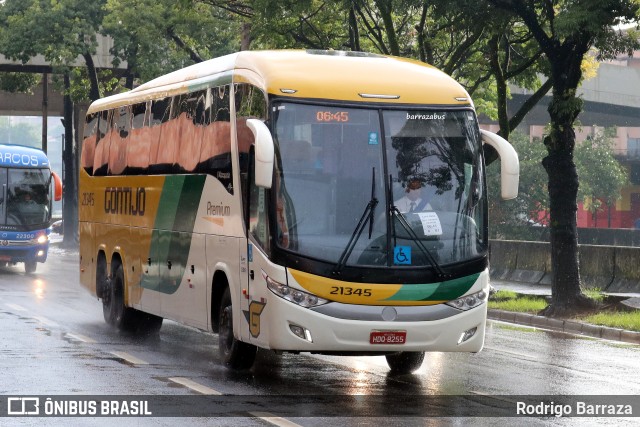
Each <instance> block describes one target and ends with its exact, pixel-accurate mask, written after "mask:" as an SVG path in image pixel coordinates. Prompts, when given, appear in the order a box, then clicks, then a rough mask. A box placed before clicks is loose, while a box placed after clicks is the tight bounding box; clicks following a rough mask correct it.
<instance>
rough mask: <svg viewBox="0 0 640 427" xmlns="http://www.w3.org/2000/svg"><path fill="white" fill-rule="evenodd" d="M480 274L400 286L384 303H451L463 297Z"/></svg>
mask: <svg viewBox="0 0 640 427" xmlns="http://www.w3.org/2000/svg"><path fill="white" fill-rule="evenodd" d="M479 276H480V273H476V274H472V275H470V276H465V277H461V278H458V279H453V280H447V281H446V282H440V283H425V284H411V285H402V287H401V288H400V290H398V292H396V293H395V294H394V295H393V296H391V297H389V298H387V299H386V301H451V300H454V299H456V298H459V297H460V296H462V295H464V294H465V293H466V292H467V291H468V290H469V289H471V287H472V286H473V284H474V283H475V282H476V280H478V277H479Z"/></svg>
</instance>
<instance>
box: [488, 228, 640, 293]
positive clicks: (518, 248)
mask: <svg viewBox="0 0 640 427" xmlns="http://www.w3.org/2000/svg"><path fill="white" fill-rule="evenodd" d="M578 257H579V258H578V259H579V261H580V277H581V279H582V283H583V285H584V286H585V287H587V288H599V289H602V290H604V291H606V292H609V293H640V248H636V247H628V246H595V245H578ZM489 261H490V268H491V271H490V273H491V277H492V278H494V279H500V280H511V281H514V282H525V283H533V284H541V285H549V284H551V281H552V278H553V270H552V264H551V245H550V244H549V243H547V242H526V241H515V240H491V241H490V245H489Z"/></svg>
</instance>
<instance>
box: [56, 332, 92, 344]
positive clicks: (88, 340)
mask: <svg viewBox="0 0 640 427" xmlns="http://www.w3.org/2000/svg"><path fill="white" fill-rule="evenodd" d="M64 336H65V337H66V338H71V339H72V340H75V341H80V342H83V343H87V344H93V343H95V340H93V339H91V338H89V337H85V336H84V335H80V334H72V333H70V332H67V333H66V334H64Z"/></svg>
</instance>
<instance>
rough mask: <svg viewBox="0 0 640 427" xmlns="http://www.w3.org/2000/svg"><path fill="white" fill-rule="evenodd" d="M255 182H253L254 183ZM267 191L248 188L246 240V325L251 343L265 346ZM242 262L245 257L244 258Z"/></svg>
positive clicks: (266, 336)
mask: <svg viewBox="0 0 640 427" xmlns="http://www.w3.org/2000/svg"><path fill="white" fill-rule="evenodd" d="M252 181H253V180H252ZM268 191H269V190H267V189H265V188H260V187H257V186H256V185H255V183H254V182H251V183H250V184H249V199H250V200H249V233H250V237H249V239H248V240H247V253H246V258H247V264H248V271H247V273H245V274H243V276H244V277H248V286H247V291H248V295H249V298H244V299H245V300H246V301H247V304H248V307H247V308H246V309H243V310H246V312H245V313H246V314H245V318H246V322H247V324H248V327H249V334H250V342H251V343H253V344H256V345H263V346H265V345H266V344H267V343H268V342H269V337H268V328H263V327H262V322H263V319H264V316H263V313H264V310H265V309H266V308H267V304H268V301H269V294H270V291H269V290H268V289H267V286H266V284H265V279H264V277H263V274H270V268H269V261H268V259H267V256H268V253H269V251H270V247H269V221H268V212H269V209H268V198H267V195H268ZM241 262H242V254H241Z"/></svg>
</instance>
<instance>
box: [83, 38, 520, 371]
mask: <svg viewBox="0 0 640 427" xmlns="http://www.w3.org/2000/svg"><path fill="white" fill-rule="evenodd" d="M483 143H484V144H489V145H491V146H492V147H494V148H495V149H496V150H497V151H498V153H499V154H500V156H501V165H502V196H503V198H512V197H515V196H516V194H517V187H518V158H517V155H516V153H515V151H514V150H513V149H512V148H511V146H510V145H509V143H508V142H506V141H505V140H503V139H502V138H500V137H498V136H496V135H494V134H491V133H488V132H485V131H482V130H480V129H479V126H478V122H477V118H476V113H475V111H474V107H473V103H472V101H471V99H470V98H469V95H468V93H467V92H466V91H465V90H464V89H463V88H462V86H460V85H459V84H458V83H456V82H455V81H454V80H453V79H451V78H450V77H448V76H447V75H445V74H444V73H442V72H440V71H438V70H437V69H435V68H433V67H431V66H428V65H426V64H424V63H421V62H417V61H412V60H407V59H401V58H393V57H387V56H381V55H375V54H366V53H360V52H338V51H293V50H291V51H243V52H239V53H235V54H231V55H227V56H224V57H220V58H216V59H212V60H209V61H206V62H202V63H199V64H196V65H193V66H190V67H187V68H184V69H182V70H178V71H175V72H173V73H170V74H167V75H165V76H162V77H159V78H157V79H155V80H152V81H150V82H148V83H145V84H143V85H141V86H139V87H137V88H136V89H134V90H132V91H130V92H127V93H123V94H118V95H114V96H110V97H107V98H103V99H100V100H98V101H96V102H94V103H93V104H92V105H91V106H90V107H89V109H88V112H87V116H86V123H85V130H84V139H83V143H82V153H81V170H80V175H81V176H80V190H79V191H80V194H79V198H80V223H79V229H80V278H81V283H82V285H83V286H84V287H86V288H87V289H88V290H89V291H90V292H92V293H93V294H94V295H96V296H97V297H98V298H100V299H101V300H102V304H103V311H104V317H105V320H106V321H107V322H108V323H110V324H112V325H114V326H116V327H118V328H121V329H131V330H136V331H138V332H145V333H148V332H149V331H157V330H158V329H159V328H160V326H161V324H162V319H163V318H167V319H172V320H174V321H177V322H181V323H183V324H186V325H190V326H193V327H196V328H199V329H202V330H205V331H212V332H217V333H218V334H219V340H218V341H219V347H220V357H221V358H222V360H223V362H224V363H225V364H227V365H228V366H231V367H233V368H237V369H244V368H248V367H250V366H251V365H252V364H253V361H254V358H255V354H256V349H257V348H258V347H260V348H264V349H271V350H274V351H278V352H280V351H286V352H311V353H324V354H353V355H356V354H378V355H385V356H386V358H387V361H388V363H389V366H390V368H391V369H392V370H394V371H398V372H410V371H413V370H415V369H417V368H418V367H419V366H420V365H421V364H422V361H423V358H424V352H425V351H462V352H477V351H480V350H481V348H482V346H483V342H484V332H485V322H486V315H487V304H486V301H487V296H488V293H489V276H488V254H487V249H488V238H487V192H486V188H485V171H484V156H483Z"/></svg>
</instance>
